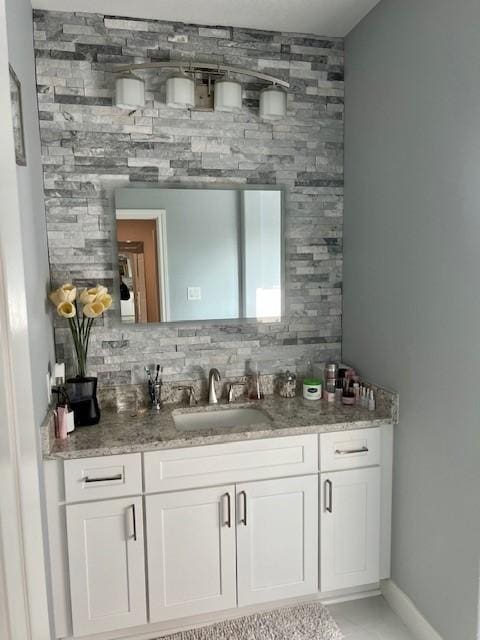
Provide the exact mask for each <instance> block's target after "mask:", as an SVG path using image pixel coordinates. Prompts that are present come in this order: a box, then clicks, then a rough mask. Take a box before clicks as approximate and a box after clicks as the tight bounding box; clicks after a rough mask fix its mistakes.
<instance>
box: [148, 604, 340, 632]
mask: <svg viewBox="0 0 480 640" xmlns="http://www.w3.org/2000/svg"><path fill="white" fill-rule="evenodd" d="M343 637H344V636H343V634H342V632H341V631H340V629H339V628H338V627H337V623H336V622H335V620H334V619H333V618H332V616H331V615H330V613H329V612H328V609H326V608H325V607H324V606H323V605H321V604H319V603H312V604H304V605H299V606H296V607H285V608H282V609H275V610H273V611H267V612H266V613H256V614H254V615H253V616H246V617H245V618H237V619H235V620H226V621H225V622H218V623H216V624H212V625H209V626H208V627H201V628H199V629H192V630H190V631H182V632H180V633H175V634H174V635H170V636H164V637H163V638H160V639H159V640H342V639H343Z"/></svg>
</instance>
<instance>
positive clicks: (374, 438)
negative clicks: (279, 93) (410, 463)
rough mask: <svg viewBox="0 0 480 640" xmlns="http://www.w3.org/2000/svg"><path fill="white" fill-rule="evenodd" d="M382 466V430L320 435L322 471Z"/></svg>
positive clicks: (376, 428)
mask: <svg viewBox="0 0 480 640" xmlns="http://www.w3.org/2000/svg"><path fill="white" fill-rule="evenodd" d="M377 464H380V428H379V427H374V428H372V429H355V430H353V431H335V432H331V433H321V434H320V471H321V472H322V473H323V472H324V471H337V470H339V469H354V468H356V467H370V466H372V465H377Z"/></svg>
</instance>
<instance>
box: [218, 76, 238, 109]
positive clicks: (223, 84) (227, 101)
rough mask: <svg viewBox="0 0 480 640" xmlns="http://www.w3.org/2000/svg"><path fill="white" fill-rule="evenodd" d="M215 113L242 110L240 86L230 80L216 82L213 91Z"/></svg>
mask: <svg viewBox="0 0 480 640" xmlns="http://www.w3.org/2000/svg"><path fill="white" fill-rule="evenodd" d="M214 108H215V111H240V110H241V108H242V85H241V84H240V82H233V81H232V80H218V82H215V90H214Z"/></svg>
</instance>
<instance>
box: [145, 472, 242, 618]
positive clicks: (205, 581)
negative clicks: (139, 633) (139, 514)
mask: <svg viewBox="0 0 480 640" xmlns="http://www.w3.org/2000/svg"><path fill="white" fill-rule="evenodd" d="M145 503H146V522H147V541H148V544H147V564H148V586H149V604H150V621H151V622H159V621H161V620H169V619H173V618H183V617H185V616H190V615H195V614H200V613H207V612H210V611H221V610H222V609H231V608H233V607H235V606H236V604H237V594H236V575H235V572H236V552H235V487H234V486H233V485H225V486H220V487H213V488H208V489H194V490H193V491H175V492H172V493H159V494H156V495H151V496H146V498H145Z"/></svg>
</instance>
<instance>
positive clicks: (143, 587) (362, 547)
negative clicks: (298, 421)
mask: <svg viewBox="0 0 480 640" xmlns="http://www.w3.org/2000/svg"><path fill="white" fill-rule="evenodd" d="M392 439H393V427H392V425H385V426H382V427H374V428H367V429H355V430H353V429H352V430H350V431H337V432H329V433H322V434H320V435H319V434H305V435H294V436H285V437H274V438H264V439H258V440H256V439H252V440H244V441H240V442H228V443H222V444H213V445H204V446H197V447H185V448H180V449H158V450H155V451H149V452H145V453H143V454H140V453H136V454H124V455H111V456H108V455H107V456H103V457H96V458H86V459H72V460H66V461H64V462H61V461H49V462H46V483H47V509H48V523H49V540H50V556H51V568H52V582H53V590H54V594H55V600H54V614H55V632H56V638H62V639H63V638H66V639H68V640H71V639H72V638H77V637H86V636H87V637H88V640H93V638H96V637H98V635H97V634H104V635H105V637H107V636H108V638H109V640H110V639H112V640H116V639H117V638H118V639H120V638H122V637H123V638H124V637H126V636H127V635H128V637H132V638H134V639H135V640H136V639H137V638H142V637H153V635H155V633H158V635H159V636H161V635H164V633H166V632H168V633H173V632H175V631H176V630H178V629H181V628H185V627H188V626H189V625H190V624H191V625H192V626H194V625H196V624H205V623H208V622H212V621H214V620H215V617H214V615H215V612H217V611H218V612H220V611H223V612H224V613H223V615H224V616H226V617H229V616H230V615H232V611H233V610H235V609H236V608H237V607H244V608H247V607H248V609H246V611H249V612H252V611H255V606H256V605H259V606H260V605H261V604H262V603H266V602H271V603H272V606H274V603H275V602H277V601H278V602H280V601H286V600H287V599H290V601H292V599H295V598H298V599H299V600H301V599H302V598H304V597H305V596H312V595H313V596H314V595H315V594H317V597H318V598H319V599H321V598H322V597H329V596H331V595H333V596H338V595H342V594H348V593H350V592H349V591H348V589H352V588H353V589H357V590H359V589H360V590H361V589H362V587H363V586H364V585H365V587H366V588H372V586H373V587H374V588H375V587H376V585H378V582H379V580H380V579H382V578H386V577H388V576H389V570H390V564H389V563H390V517H391V471H392ZM144 528H145V532H144ZM59 550H60V552H59ZM65 550H67V551H66V552H65ZM342 590H343V591H342ZM133 627H135V628H133ZM152 634H153V635H152ZM102 637H104V636H103V635H102Z"/></svg>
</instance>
